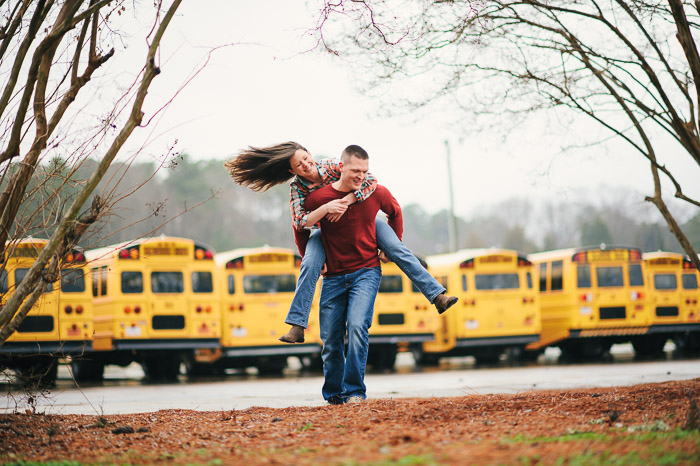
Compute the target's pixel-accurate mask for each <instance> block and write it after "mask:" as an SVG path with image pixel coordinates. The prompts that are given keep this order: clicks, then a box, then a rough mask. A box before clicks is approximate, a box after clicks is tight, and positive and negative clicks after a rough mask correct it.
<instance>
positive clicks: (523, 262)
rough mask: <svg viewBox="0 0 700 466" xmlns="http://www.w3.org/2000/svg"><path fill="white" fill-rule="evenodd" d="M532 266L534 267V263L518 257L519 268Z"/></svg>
mask: <svg viewBox="0 0 700 466" xmlns="http://www.w3.org/2000/svg"><path fill="white" fill-rule="evenodd" d="M530 265H532V262H530V261H529V260H527V259H524V258H522V257H518V267H527V266H530Z"/></svg>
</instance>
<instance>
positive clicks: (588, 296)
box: [579, 293, 593, 303]
mask: <svg viewBox="0 0 700 466" xmlns="http://www.w3.org/2000/svg"><path fill="white" fill-rule="evenodd" d="M579 299H580V300H581V301H585V302H588V303H590V302H591V301H593V293H584V294H582V295H581V296H579Z"/></svg>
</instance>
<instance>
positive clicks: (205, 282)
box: [192, 272, 214, 293]
mask: <svg viewBox="0 0 700 466" xmlns="http://www.w3.org/2000/svg"><path fill="white" fill-rule="evenodd" d="M213 291H214V281H213V280H212V275H211V272H192V292H194V293H211V292H213Z"/></svg>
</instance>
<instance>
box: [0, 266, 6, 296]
mask: <svg viewBox="0 0 700 466" xmlns="http://www.w3.org/2000/svg"><path fill="white" fill-rule="evenodd" d="M0 293H7V270H3V271H2V273H0Z"/></svg>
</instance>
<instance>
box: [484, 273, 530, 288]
mask: <svg viewBox="0 0 700 466" xmlns="http://www.w3.org/2000/svg"><path fill="white" fill-rule="evenodd" d="M474 281H475V285H476V289H477V290H513V289H517V288H520V279H519V277H518V274H517V273H494V274H488V275H482V274H477V275H476V276H475V277H474Z"/></svg>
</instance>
